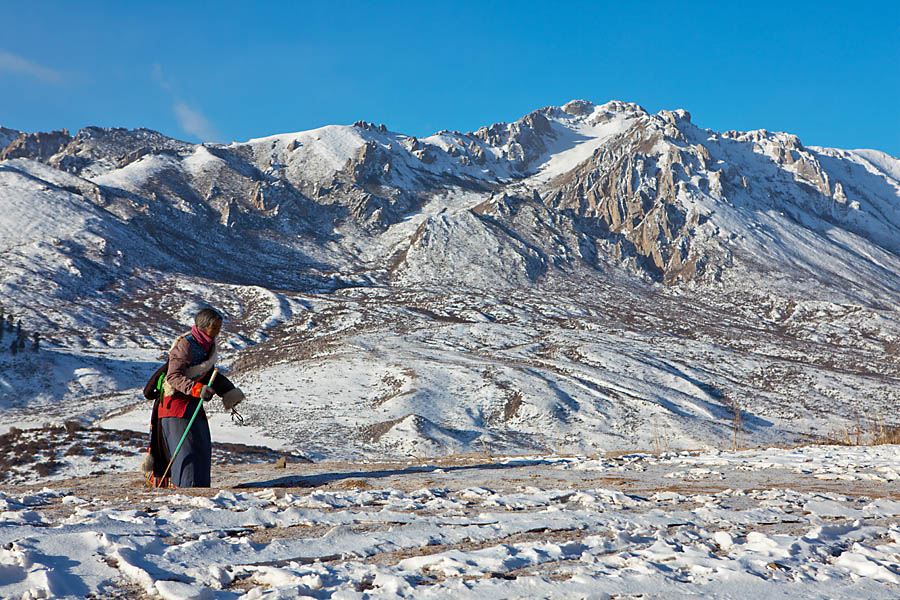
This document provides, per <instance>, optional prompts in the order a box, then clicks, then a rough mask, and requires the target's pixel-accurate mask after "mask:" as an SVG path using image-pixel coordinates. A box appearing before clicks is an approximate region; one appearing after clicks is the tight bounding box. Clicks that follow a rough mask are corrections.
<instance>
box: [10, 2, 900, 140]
mask: <svg viewBox="0 0 900 600" xmlns="http://www.w3.org/2000/svg"><path fill="white" fill-rule="evenodd" d="M751 5H752V6H751ZM0 23H3V27H2V31H3V35H2V36H0V90H2V93H0V125H4V126H6V127H11V128H14V129H20V130H26V131H47V130H52V129H58V128H62V127H66V128H68V129H69V130H70V131H71V132H73V133H74V131H75V130H77V129H79V128H81V127H84V126H87V125H101V126H110V127H112V126H115V127H128V128H134V127H148V128H151V129H156V130H158V131H161V132H163V133H165V134H167V135H170V136H172V137H177V138H180V139H185V140H189V141H201V140H212V141H220V142H229V141H232V140H239V141H243V140H246V139H249V138H253V137H261V136H265V135H270V134H274V133H284V132H291V131H300V130H304V129H312V128H315V127H320V126H323V125H328V124H349V123H352V122H354V121H356V120H358V119H364V120H367V121H373V122H376V123H382V122H383V123H385V124H387V126H388V127H389V128H390V129H392V130H394V131H399V132H403V133H406V134H410V135H418V136H424V135H429V134H431V133H434V132H435V131H437V130H440V129H457V130H461V131H471V130H474V129H477V128H478V127H480V126H482V125H489V124H491V123H494V122H498V121H507V122H508V121H514V120H516V119H518V118H520V117H522V116H523V115H525V114H527V113H528V112H530V111H532V110H534V109H536V108H540V107H542V106H547V105H561V104H563V103H565V102H567V101H568V100H571V99H574V98H581V99H586V100H590V101H592V102H596V103H603V102H606V101H608V100H613V99H616V100H625V101H630V102H636V103H638V104H640V105H642V106H643V107H644V108H646V109H647V110H649V111H651V112H656V111H659V110H661V109H675V108H685V109H687V110H688V111H690V112H691V114H692V115H693V121H694V123H696V124H697V125H700V126H701V127H708V128H710V129H714V130H729V129H738V130H747V129H758V128H766V129H770V130H783V131H789V132H791V133H795V134H797V135H799V136H800V139H801V140H802V141H803V142H804V143H805V144H810V145H825V146H834V147H840V148H876V149H879V150H883V151H885V152H888V153H890V154H893V155H894V156H900V2H881V1H875V2H865V1H862V2H856V3H847V2H840V3H838V2H828V1H822V2H772V3H758V2H752V3H751V2H724V1H720V2H692V3H682V4H679V3H676V2H625V1H621V2H611V3H606V2H571V3H565V2H558V3H556V2H548V1H546V0H544V1H540V2H530V1H523V2H486V1H482V2H470V1H463V0H461V1H458V2H427V1H425V2H423V1H421V0H419V1H417V2H327V1H326V2H321V1H320V2H315V3H313V2H258V3H251V2H167V1H162V0H159V1H156V2H146V1H144V2H125V1H121V2H89V1H86V2H71V1H67V2H33V3H24V2H7V3H3V4H2V5H0Z"/></svg>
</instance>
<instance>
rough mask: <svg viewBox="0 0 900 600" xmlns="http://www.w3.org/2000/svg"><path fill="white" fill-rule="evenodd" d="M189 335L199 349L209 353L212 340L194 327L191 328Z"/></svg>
mask: <svg viewBox="0 0 900 600" xmlns="http://www.w3.org/2000/svg"><path fill="white" fill-rule="evenodd" d="M191 335H193V336H194V339H195V340H197V343H198V344H200V347H201V348H203V350H204V351H206V352H209V351H210V349H211V348H212V345H213V338H211V337H209V336H208V335H206V334H205V333H204V332H203V331H201V330H199V329H197V326H196V325H194V326H193V327H191Z"/></svg>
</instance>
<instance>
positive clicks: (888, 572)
mask: <svg viewBox="0 0 900 600" xmlns="http://www.w3.org/2000/svg"><path fill="white" fill-rule="evenodd" d="M898 463H900V447H898V446H879V447H827V446H825V447H805V448H794V449H785V450H780V449H766V450H748V451H742V452H736V453H730V452H705V453H697V452H692V453H668V454H661V455H651V454H629V455H622V456H617V457H612V456H611V457H603V456H593V457H588V456H552V455H548V456H530V457H528V456H521V457H508V458H503V457H490V456H487V455H483V456H477V455H468V456H456V457H445V458H443V459H435V460H432V461H427V462H423V461H410V462H406V463H383V462H374V461H373V462H368V461H367V462H365V463H361V464H346V463H320V464H314V465H313V464H289V465H288V466H287V468H285V469H273V467H272V466H271V465H268V466H266V465H257V466H252V465H242V466H240V467H231V468H226V467H222V468H221V470H219V469H217V472H216V473H215V474H214V480H215V481H214V484H215V485H218V486H223V489H213V490H185V491H178V492H176V491H174V490H151V489H146V488H143V487H142V486H141V485H140V484H139V483H138V482H137V479H138V476H137V475H136V474H130V475H127V474H126V475H117V476H112V475H110V476H105V477H95V478H92V479H77V480H70V481H58V482H53V483H52V484H50V485H49V486H47V487H40V486H31V487H21V486H20V487H13V488H9V489H7V490H6V491H4V492H3V493H0V510H2V511H3V512H2V513H0V517H2V526H0V546H2V550H0V596H2V597H3V598H10V599H12V598H84V597H102V598H135V597H148V598H150V597H153V598H165V599H167V600H168V599H172V600H175V599H178V600H181V599H188V598H210V599H213V598H216V599H235V600H236V599H238V598H242V599H246V600H251V599H258V598H272V599H275V598H281V599H293V598H359V599H363V598H477V599H479V600H486V599H490V598H498V599H499V598H604V599H606V598H620V599H621V598H687V597H715V598H792V599H806V598H885V599H887V598H896V597H897V596H898V595H900V523H898V518H900V495H898V493H897V489H898V488H897V486H898V484H900V479H898V474H897V464H898ZM667 481H668V482H670V483H669V484H666V483H664V482H667ZM144 595H146V596H144Z"/></svg>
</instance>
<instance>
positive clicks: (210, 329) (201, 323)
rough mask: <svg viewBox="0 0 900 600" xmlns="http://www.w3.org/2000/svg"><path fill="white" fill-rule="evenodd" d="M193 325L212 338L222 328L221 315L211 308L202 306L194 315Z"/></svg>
mask: <svg viewBox="0 0 900 600" xmlns="http://www.w3.org/2000/svg"><path fill="white" fill-rule="evenodd" d="M194 325H196V327H197V329H199V330H200V331H202V332H203V333H205V334H206V335H208V336H209V337H211V338H214V337H216V336H217V335H218V334H219V330H220V329H222V315H220V314H219V313H217V312H216V311H214V310H213V309H211V308H204V309H203V310H201V311H200V312H198V313H197V314H196V315H194Z"/></svg>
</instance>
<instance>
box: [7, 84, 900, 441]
mask: <svg viewBox="0 0 900 600" xmlns="http://www.w3.org/2000/svg"><path fill="white" fill-rule="evenodd" d="M0 142H3V145H2V150H0V207H2V212H0V254H2V257H3V260H2V263H0V297H2V300H0V302H2V305H3V307H4V309H5V311H6V312H7V313H8V314H14V315H16V317H17V318H21V319H22V321H23V326H24V328H25V329H26V330H27V331H36V332H40V335H41V337H42V340H43V345H44V350H42V351H41V352H39V353H38V354H37V355H33V354H32V355H26V356H25V357H23V356H21V355H18V356H12V355H11V354H10V353H9V352H7V351H5V350H3V351H0V361H3V362H4V365H5V366H6V367H7V368H6V369H4V370H3V374H2V375H0V402H2V406H3V410H4V411H7V412H9V413H10V415H12V417H14V418H16V419H20V420H30V421H40V419H45V418H48V417H47V415H50V416H55V417H56V418H62V417H71V416H79V417H82V418H83V419H85V420H96V419H102V418H105V417H106V416H108V415H107V413H108V412H109V411H111V410H113V409H115V410H116V412H117V413H122V412H123V411H124V409H125V408H130V407H132V406H133V405H134V404H135V403H136V402H137V400H138V398H137V394H136V388H138V387H139V386H141V385H142V384H143V383H144V381H143V380H144V379H145V378H146V376H147V375H149V373H150V372H152V371H153V368H151V366H152V365H153V364H154V361H155V360H156V358H157V356H158V355H159V354H160V352H161V351H163V350H164V349H165V348H167V346H168V343H169V340H170V338H171V336H172V335H173V334H175V333H176V332H178V331H180V330H181V329H182V328H184V327H185V326H186V325H188V324H189V322H190V315H191V314H192V313H193V311H194V310H196V308H198V307H199V306H201V305H205V304H212V305H214V306H216V307H217V308H219V309H221V310H223V311H224V312H225V313H226V314H227V315H228V323H227V325H226V329H227V331H228V337H227V339H226V340H225V342H226V345H227V346H228V347H229V350H230V360H229V363H230V367H231V368H232V370H233V376H234V379H235V380H236V381H237V382H238V384H239V385H241V386H242V388H244V389H245V391H246V392H248V397H249V398H250V401H248V403H247V405H246V411H247V413H248V415H249V417H250V418H248V422H249V423H252V424H254V425H255V426H256V427H257V428H259V429H260V430H263V431H265V432H266V434H267V435H269V436H271V437H273V438H277V439H280V440H282V442H283V443H284V444H285V445H288V446H291V447H293V448H295V449H297V450H298V451H301V452H304V453H306V454H308V455H310V456H318V457H329V456H349V455H354V454H379V453H381V454H383V453H389V454H405V453H419V454H429V453H434V452H441V451H444V452H447V451H451V450H452V451H457V450H459V451H462V450H467V449H471V448H475V447H478V448H480V447H482V446H484V445H487V444H492V445H494V446H495V447H498V448H504V449H509V450H516V449H520V448H528V449H534V448H545V447H549V446H554V447H566V448H570V449H575V448H579V449H587V448H597V447H625V448H628V447H637V446H643V447H648V446H649V445H651V444H660V443H665V444H671V445H673V446H691V445H693V446H696V445H716V444H723V443H725V442H726V441H727V440H732V441H733V437H734V433H735V432H734V429H735V423H736V420H735V418H734V417H735V415H736V414H740V415H741V416H742V420H741V423H742V425H741V429H742V431H741V433H743V435H744V436H745V437H746V438H747V439H748V442H754V443H763V442H767V441H773V440H782V441H783V440H787V439H797V438H800V437H806V436H812V437H815V436H817V435H823V434H825V433H827V432H828V431H830V430H831V429H832V428H835V427H838V426H843V425H846V424H847V423H849V422H856V421H857V420H862V419H865V418H870V419H874V418H878V419H883V420H887V421H888V422H892V421H893V420H895V418H894V417H893V415H894V414H895V412H896V411H895V410H894V409H895V408H896V402H897V400H898V398H900V393H898V392H897V391H896V390H897V386H896V381H897V379H896V378H897V377H898V374H900V342H898V336H900V324H898V313H897V306H898V301H900V160H898V159H896V158H893V157H891V156H888V155H885V154H883V153H880V152H877V151H873V150H854V151H847V150H836V149H830V148H818V147H807V146H804V145H803V144H802V143H801V142H800V140H798V139H797V138H796V136H793V135H790V134H786V133H773V132H767V131H752V132H734V131H730V132H714V131H710V130H708V129H702V128H700V127H698V126H696V125H694V124H693V123H692V122H691V117H690V115H689V114H688V113H687V112H686V111H684V110H676V111H662V112H660V113H659V114H655V115H651V114H648V113H647V112H646V111H645V110H644V109H642V108H641V107H639V106H637V105H634V104H628V103H623V102H610V103H607V104H603V105H594V104H591V103H589V102H585V101H572V102H569V103H568V104H566V105H564V106H562V107H547V108H544V109H540V110H537V111H534V112H532V113H530V114H529V115H526V116H525V117H523V118H522V119H520V120H519V121H517V122H515V123H511V124H505V123H500V124H495V125H492V126H490V127H483V128H481V129H479V130H478V131H475V132H470V133H460V132H449V131H442V132H439V133H437V134H435V135H433V136H430V137H427V138H415V137H412V136H406V135H403V134H400V133H395V132H392V131H390V130H388V129H387V128H386V127H385V126H384V125H375V124H371V123H366V122H362V121H360V122H357V123H356V124H354V125H353V126H328V127H323V128H321V129H316V130H312V131H306V132H299V133H293V134H282V135H276V136H271V137H266V138H259V139H254V140H250V141H248V142H244V143H232V144H229V145H220V144H189V143H185V142H180V141H178V140H173V139H170V138H167V137H165V136H163V135H161V134H159V133H156V132H153V131H149V130H130V131H129V130H124V129H103V128H96V127H91V128H86V129H84V130H81V131H79V132H78V133H77V134H76V135H75V136H74V137H73V136H71V135H69V133H68V132H66V131H60V132H53V133H49V134H44V133H38V134H31V133H19V132H15V131H13V130H9V129H2V130H0ZM7 339H8V338H7ZM0 347H2V346H0ZM35 363H37V364H38V365H39V368H37V369H35V368H34V366H35ZM148 369H149V371H148ZM145 408H146V407H144V406H143V405H138V406H137V409H136V410H134V411H132V412H131V413H130V414H131V416H130V417H129V416H128V415H120V416H118V417H116V419H118V420H116V421H107V422H109V423H116V424H118V425H119V426H125V425H124V424H125V422H126V421H127V420H128V419H129V418H134V419H135V422H140V423H143V422H144V421H145V420H146V415H143V413H142V412H141V411H144V409H145ZM736 411H740V412H739V413H736ZM144 412H145V411H144ZM29 415H32V416H29ZM135 426H137V425H135ZM223 427H226V428H227V426H224V425H223ZM214 435H215V434H214ZM220 435H228V434H227V433H226V432H224V431H223V432H221V434H220Z"/></svg>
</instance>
